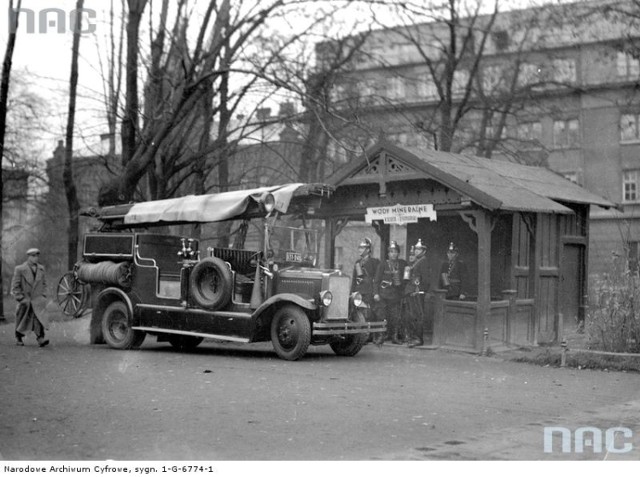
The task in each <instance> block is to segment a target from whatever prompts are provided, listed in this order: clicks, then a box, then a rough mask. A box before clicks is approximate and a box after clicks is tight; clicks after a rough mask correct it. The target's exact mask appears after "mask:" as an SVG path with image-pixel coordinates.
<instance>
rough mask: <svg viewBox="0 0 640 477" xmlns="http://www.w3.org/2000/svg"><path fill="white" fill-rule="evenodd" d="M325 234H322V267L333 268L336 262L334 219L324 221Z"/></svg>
mask: <svg viewBox="0 0 640 477" xmlns="http://www.w3.org/2000/svg"><path fill="white" fill-rule="evenodd" d="M324 223H325V232H324V267H325V268H334V267H335V261H336V256H335V254H336V252H335V250H336V248H335V241H336V233H335V230H336V221H335V219H332V218H329V219H325V221H324Z"/></svg>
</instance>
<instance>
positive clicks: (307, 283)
mask: <svg viewBox="0 0 640 477" xmlns="http://www.w3.org/2000/svg"><path fill="white" fill-rule="evenodd" d="M321 285H322V280H321V279H320V278H318V279H315V280H312V279H305V278H302V279H301V278H282V279H280V280H279V281H278V290H277V293H295V294H296V295H301V296H307V297H314V298H315V297H316V296H318V294H319V293H320V286H321Z"/></svg>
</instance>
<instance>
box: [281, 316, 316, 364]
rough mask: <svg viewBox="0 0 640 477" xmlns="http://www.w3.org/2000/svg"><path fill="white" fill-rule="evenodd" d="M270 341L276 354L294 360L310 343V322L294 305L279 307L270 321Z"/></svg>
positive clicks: (302, 353) (299, 356)
mask: <svg viewBox="0 0 640 477" xmlns="http://www.w3.org/2000/svg"><path fill="white" fill-rule="evenodd" d="M271 342H272V343H273V348H274V349H275V350H276V353H277V354H278V356H280V357H281V358H282V359H286V360H288V361H295V360H298V359H300V358H302V356H304V354H305V353H306V352H307V349H308V348H309V344H310V343H311V323H310V322H309V318H307V315H306V313H305V312H304V311H303V310H302V309H301V308H300V307H299V306H296V305H285V306H283V307H282V308H280V309H279V310H278V311H277V312H276V314H275V315H274V317H273V320H272V321H271Z"/></svg>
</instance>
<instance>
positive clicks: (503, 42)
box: [493, 30, 509, 51]
mask: <svg viewBox="0 0 640 477" xmlns="http://www.w3.org/2000/svg"><path fill="white" fill-rule="evenodd" d="M493 44H494V45H495V46H496V50H498V51H503V50H506V49H507V47H508V46H509V32H508V31H506V30H498V31H495V32H493Z"/></svg>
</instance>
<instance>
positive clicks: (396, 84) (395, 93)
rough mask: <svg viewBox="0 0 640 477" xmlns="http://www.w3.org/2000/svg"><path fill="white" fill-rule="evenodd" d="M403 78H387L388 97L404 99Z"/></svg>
mask: <svg viewBox="0 0 640 477" xmlns="http://www.w3.org/2000/svg"><path fill="white" fill-rule="evenodd" d="M406 94H407V93H406V87H405V81H404V78H398V77H394V78H389V83H388V90H387V96H388V97H389V99H404V98H405V97H406Z"/></svg>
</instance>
